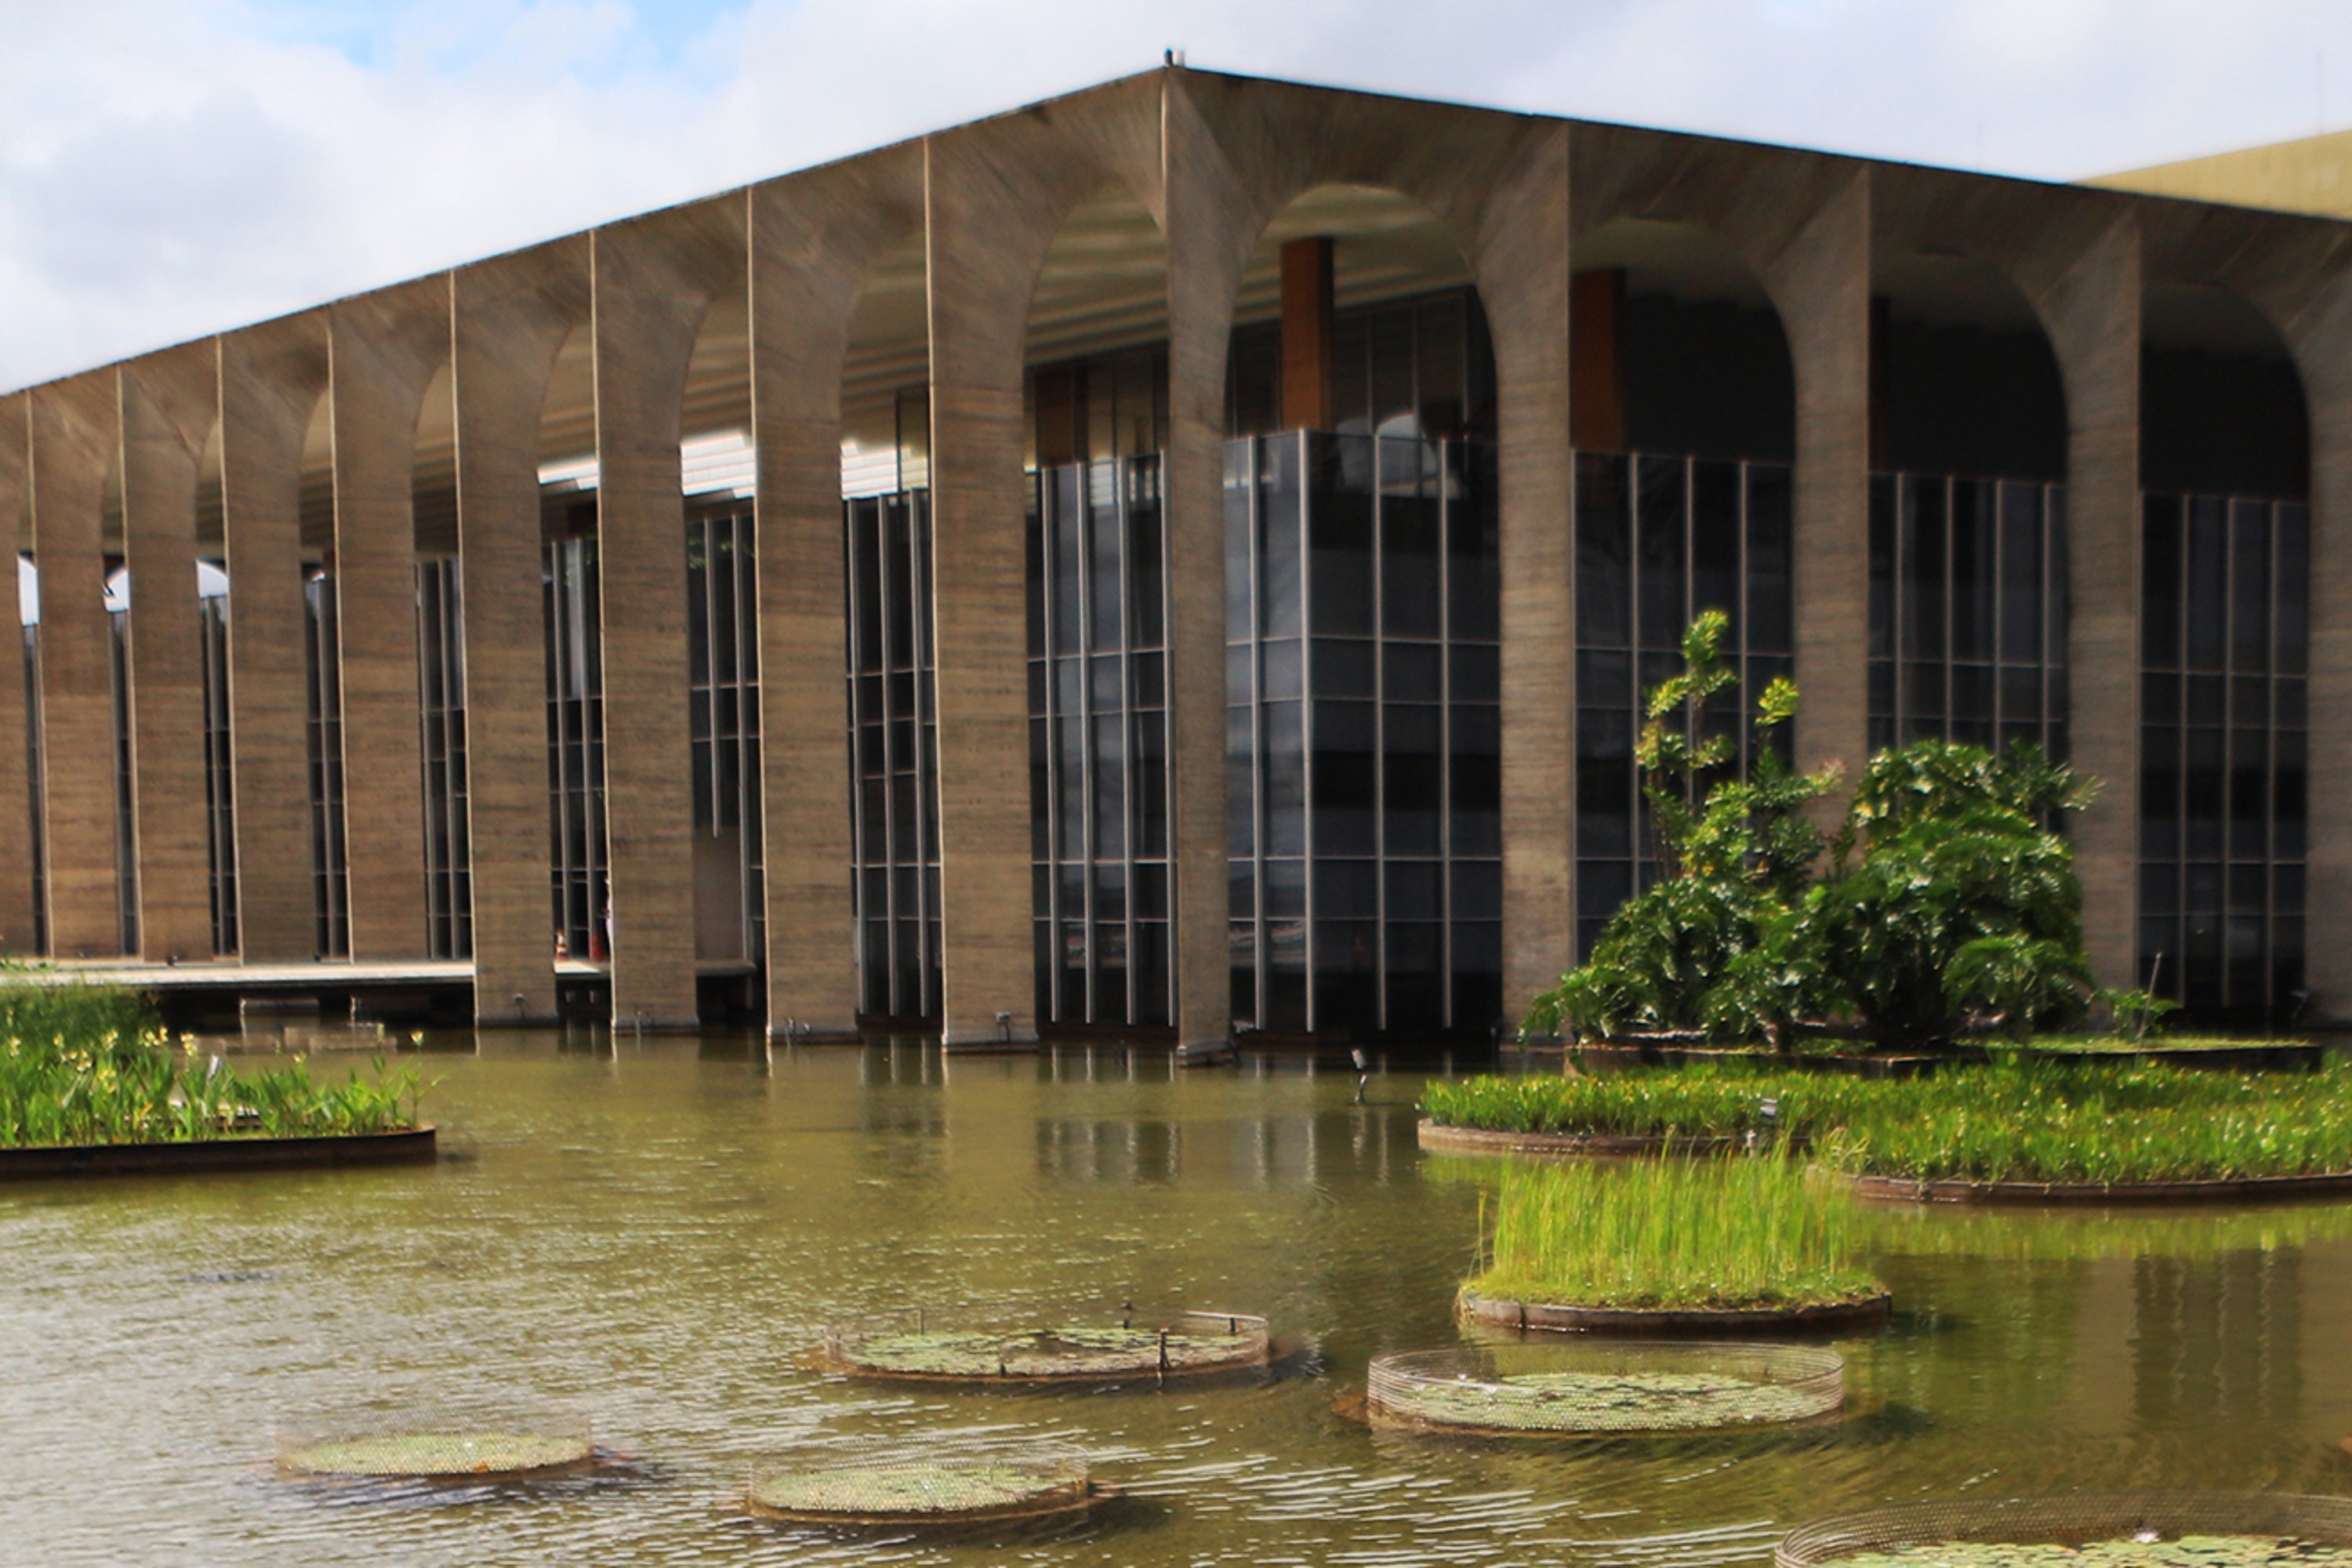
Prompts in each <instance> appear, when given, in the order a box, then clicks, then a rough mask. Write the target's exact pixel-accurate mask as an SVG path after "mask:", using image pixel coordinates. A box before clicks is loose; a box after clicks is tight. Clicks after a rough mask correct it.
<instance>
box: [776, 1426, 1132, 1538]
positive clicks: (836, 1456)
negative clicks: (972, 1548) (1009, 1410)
mask: <svg viewBox="0 0 2352 1568" xmlns="http://www.w3.org/2000/svg"><path fill="white" fill-rule="evenodd" d="M1097 1495H1098V1489H1097V1487H1096V1485H1095V1483H1094V1481H1093V1479H1092V1478H1091V1477H1090V1476H1089V1475H1088V1473H1087V1458H1086V1456H1085V1455H1084V1454H1082V1453H1080V1452H1079V1451H1078V1450H1077V1449H1076V1448H1071V1447H1065V1446H1062V1445H1057V1444H1029V1445H1016V1446H1012V1447H1004V1446H1000V1445H993V1444H992V1445H989V1446H987V1447H980V1446H976V1445H975V1446H969V1447H966V1446H952V1447H926V1446H925V1445H924V1444H923V1443H922V1442H921V1441H920V1440H915V1441H902V1442H891V1443H887V1444H886V1443H861V1444H856V1445H849V1446H845V1447H829V1448H812V1449H808V1450H804V1451H803V1452H800V1453H795V1454H787V1455H778V1456H775V1457H772V1458H764V1459H761V1460H758V1461H755V1462H754V1463H753V1464H752V1466H751V1482H750V1484H749V1485H748V1487H747V1488H746V1489H745V1492H744V1503H745V1506H746V1507H747V1508H748V1509H749V1510H751V1512H752V1513H753V1514H755V1515H757V1516H758V1517H760V1518H762V1519H772V1520H780V1521H785V1522H788V1523H793V1524H819V1525H939V1526H949V1525H973V1524H995V1523H1006V1522H1013V1521H1032V1520H1046V1519H1053V1518H1056V1517H1059V1516H1063V1515H1069V1514H1076V1513H1082V1512H1084V1511H1085V1510H1087V1509H1088V1508H1089V1507H1091V1506H1093V1503H1094V1501H1095V1499H1096V1498H1097Z"/></svg>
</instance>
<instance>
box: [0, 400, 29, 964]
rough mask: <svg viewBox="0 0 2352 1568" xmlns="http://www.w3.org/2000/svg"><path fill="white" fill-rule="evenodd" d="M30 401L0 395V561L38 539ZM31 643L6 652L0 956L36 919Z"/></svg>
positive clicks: (20, 952)
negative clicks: (27, 738)
mask: <svg viewBox="0 0 2352 1568" xmlns="http://www.w3.org/2000/svg"><path fill="white" fill-rule="evenodd" d="M29 404H30V400H29V399H28V398H26V397H24V396H22V395H19V396H16V397H5V398H0V557H5V558H6V559H10V560H13V559H15V558H16V554H17V553H18V552H20V551H22V550H23V549H24V548H25V547H26V545H28V544H30V543H31V542H32V539H31V533H30V528H29V523H28V516H27V512H26V501H27V500H28V493H29V482H30V479H31V473H30V469H29V465H28V462H27V458H28V453H27V450H26V442H27V440H28V434H29V433H28V429H27V426H26V420H27V419H28V418H29V417H30V415H31V409H30V406H29ZM25 673H26V672H25V644H24V641H23V639H22V638H21V637H9V638H7V639H6V644H5V647H0V953H7V954H9V955H11V956H15V957H26V956H31V955H32V954H33V953H34V952H35V942H34V938H35V935H36V934H37V931H36V926H35V921H34V915H33V908H34V906H33V826H32V795H31V780H30V775H29V773H28V772H27V769H26V754H25V747H24V746H23V745H22V744H21V743H20V741H21V738H22V737H23V736H24V735H25V733H26V724H27V723H28V722H30V721H31V717H32V716H31V714H30V713H28V712H27V711H26V706H25Z"/></svg>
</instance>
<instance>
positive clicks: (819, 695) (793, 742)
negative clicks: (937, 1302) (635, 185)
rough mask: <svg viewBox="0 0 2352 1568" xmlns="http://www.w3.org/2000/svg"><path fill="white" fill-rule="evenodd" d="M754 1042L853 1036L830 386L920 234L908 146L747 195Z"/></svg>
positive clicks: (834, 404)
mask: <svg viewBox="0 0 2352 1568" xmlns="http://www.w3.org/2000/svg"><path fill="white" fill-rule="evenodd" d="M750 220H751V247H750V250H751V257H750V266H751V420H752V439H753V443H754V445H755V446H756V447H757V448H758V459H757V460H758V463H759V478H758V507H759V553H758V563H759V564H758V579H757V586H758V593H759V613H760V628H759V635H760V748H761V760H760V783H761V796H762V798H761V806H760V809H761V813H762V825H763V827H764V833H763V836H762V837H763V841H764V844H765V848H766V868H765V869H766V879H767V910H766V930H767V953H766V959H767V968H768V975H767V980H768V1028H769V1031H770V1032H771V1033H772V1034H775V1035H779V1036H781V1035H782V1034H783V1032H784V1031H785V1030H786V1029H787V1028H792V1029H795V1030H797V1031H799V1032H800V1033H801V1034H802V1035H803V1037H808V1038H815V1039H824V1038H834V1039H850V1038H855V1037H856V1024H857V996H858V992H857V947H856V912H855V905H854V904H853V903H852V901H851V890H850V885H849V878H850V860H851V856H850V838H849V822H850V818H849V792H850V777H849V752H848V747H847V744H846V742H845V737H846V735H847V734H848V731H849V710H848V703H847V696H846V688H845V682H844V679H843V675H844V671H845V668H846V661H847V657H848V650H847V641H846V637H845V628H844V626H843V621H842V615H843V608H844V605H845V564H844V562H843V560H842V543H843V541H842V512H841V383H842V373H843V368H844V360H845V356H846V354H847V352H848V342H849V322H850V317H851V315H852V313H853V312H854V311H855V310H856V302H857V298H858V294H859V290H860V287H861V285H862V283H863V282H864V279H865V278H866V273H867V270H868V269H869V268H871V267H872V266H873V265H874V263H875V260H876V258H877V257H879V256H880V255H881V254H882V252H883V251H884V250H886V249H887V248H888V247H890V246H891V245H893V244H894V243H896V242H898V240H899V239H901V238H902V237H905V236H907V235H909V234H912V233H915V232H917V231H918V230H919V228H920V227H921V226H922V221H923V213H922V155H921V149H920V148H919V146H909V147H905V148H901V149H898V150H897V151H895V152H893V153H882V154H877V155H876V156H875V157H873V158H870V159H861V160H859V161H858V162H857V163H855V164H836V165H835V166H834V167H832V168H830V169H825V170H820V171H816V172H814V173H812V174H806V175H801V176H797V177H795V178H793V179H790V180H780V181H774V182H771V183H770V184H763V185H757V186H754V187H753V188H752V190H751V214H750Z"/></svg>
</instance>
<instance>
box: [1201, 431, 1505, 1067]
mask: <svg viewBox="0 0 2352 1568" xmlns="http://www.w3.org/2000/svg"><path fill="white" fill-rule="evenodd" d="M1225 476H1226V477H1225V521H1226V660H1227V663H1226V670H1227V677H1226V700H1227V703H1228V707H1227V740H1226V759H1227V767H1228V769H1229V777H1230V784H1229V788H1230V790H1231V798H1230V805H1231V817H1230V836H1231V856H1232V917H1233V923H1232V931H1231V954H1232V984H1233V1005H1234V1017H1235V1019H1236V1021H1237V1025H1238V1026H1251V1025H1254V1026H1255V1027H1257V1028H1261V1029H1266V1030H1276V1031H1283V1032H1291V1031H1299V1030H1325V1031H1362V1030H1372V1029H1436V1028H1445V1027H1460V1028H1474V1029H1480V1030H1483V1029H1486V1028H1487V1027H1489V1026H1492V1025H1493V1024H1494V1023H1495V1022H1496V1019H1497V1018H1498V1017H1499V1016H1500V1009H1501V1000H1502V998H1501V952H1502V940H1501V918H1502V864H1501V828H1500V806H1501V801H1500V779H1501V769H1500V736H1501V726H1500V717H1499V707H1498V691H1499V675H1498V671H1499V660H1500V652H1499V648H1498V647H1497V645H1496V633H1497V619H1498V604H1499V600H1498V585H1497V582H1496V510H1495V506H1494V496H1495V474H1494V459H1493V451H1492V448H1491V447H1486V446H1485V445H1483V444H1480V443H1475V442H1458V441H1431V440H1419V439H1381V438H1378V437H1369V436H1339V435H1328V434H1320V433H1313V432H1290V433H1286V434H1284V435H1279V436H1269V437H1251V438H1245V439H1243V440H1239V441H1234V442H1232V443H1230V444H1229V445H1228V446H1227V447H1226V459H1225Z"/></svg>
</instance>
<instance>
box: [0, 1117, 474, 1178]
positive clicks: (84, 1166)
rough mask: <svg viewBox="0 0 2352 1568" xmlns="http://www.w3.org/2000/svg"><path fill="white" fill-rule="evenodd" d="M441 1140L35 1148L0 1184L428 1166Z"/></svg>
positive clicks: (346, 1137) (427, 1133)
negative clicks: (72, 1178) (70, 1178)
mask: <svg viewBox="0 0 2352 1568" xmlns="http://www.w3.org/2000/svg"><path fill="white" fill-rule="evenodd" d="M436 1138H437V1134H436V1132H435V1131H434V1129H433V1127H432V1125H431V1124H430V1123H427V1124H425V1126H422V1127H404V1128H401V1129H398V1130H397V1131H391V1132H320V1133H315V1134H304V1135H301V1136H299V1137H289V1138H257V1137H248V1136H246V1135H244V1134H241V1133H240V1134H232V1135H230V1136H227V1137H223V1138H200V1139H197V1140H195V1141H194V1142H184V1143H55V1144H37V1145H34V1146H32V1147H29V1148H21V1149H0V1181H33V1180H39V1179H43V1178H47V1177H52V1176H129V1175H174V1174H179V1173H196V1172H212V1171H263V1170H291V1169H298V1168H302V1167H312V1166H336V1165H411V1164H429V1163H432V1162H433V1161H434V1160H436V1159H437V1158H439V1148H438V1145H437V1143H436Z"/></svg>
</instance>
